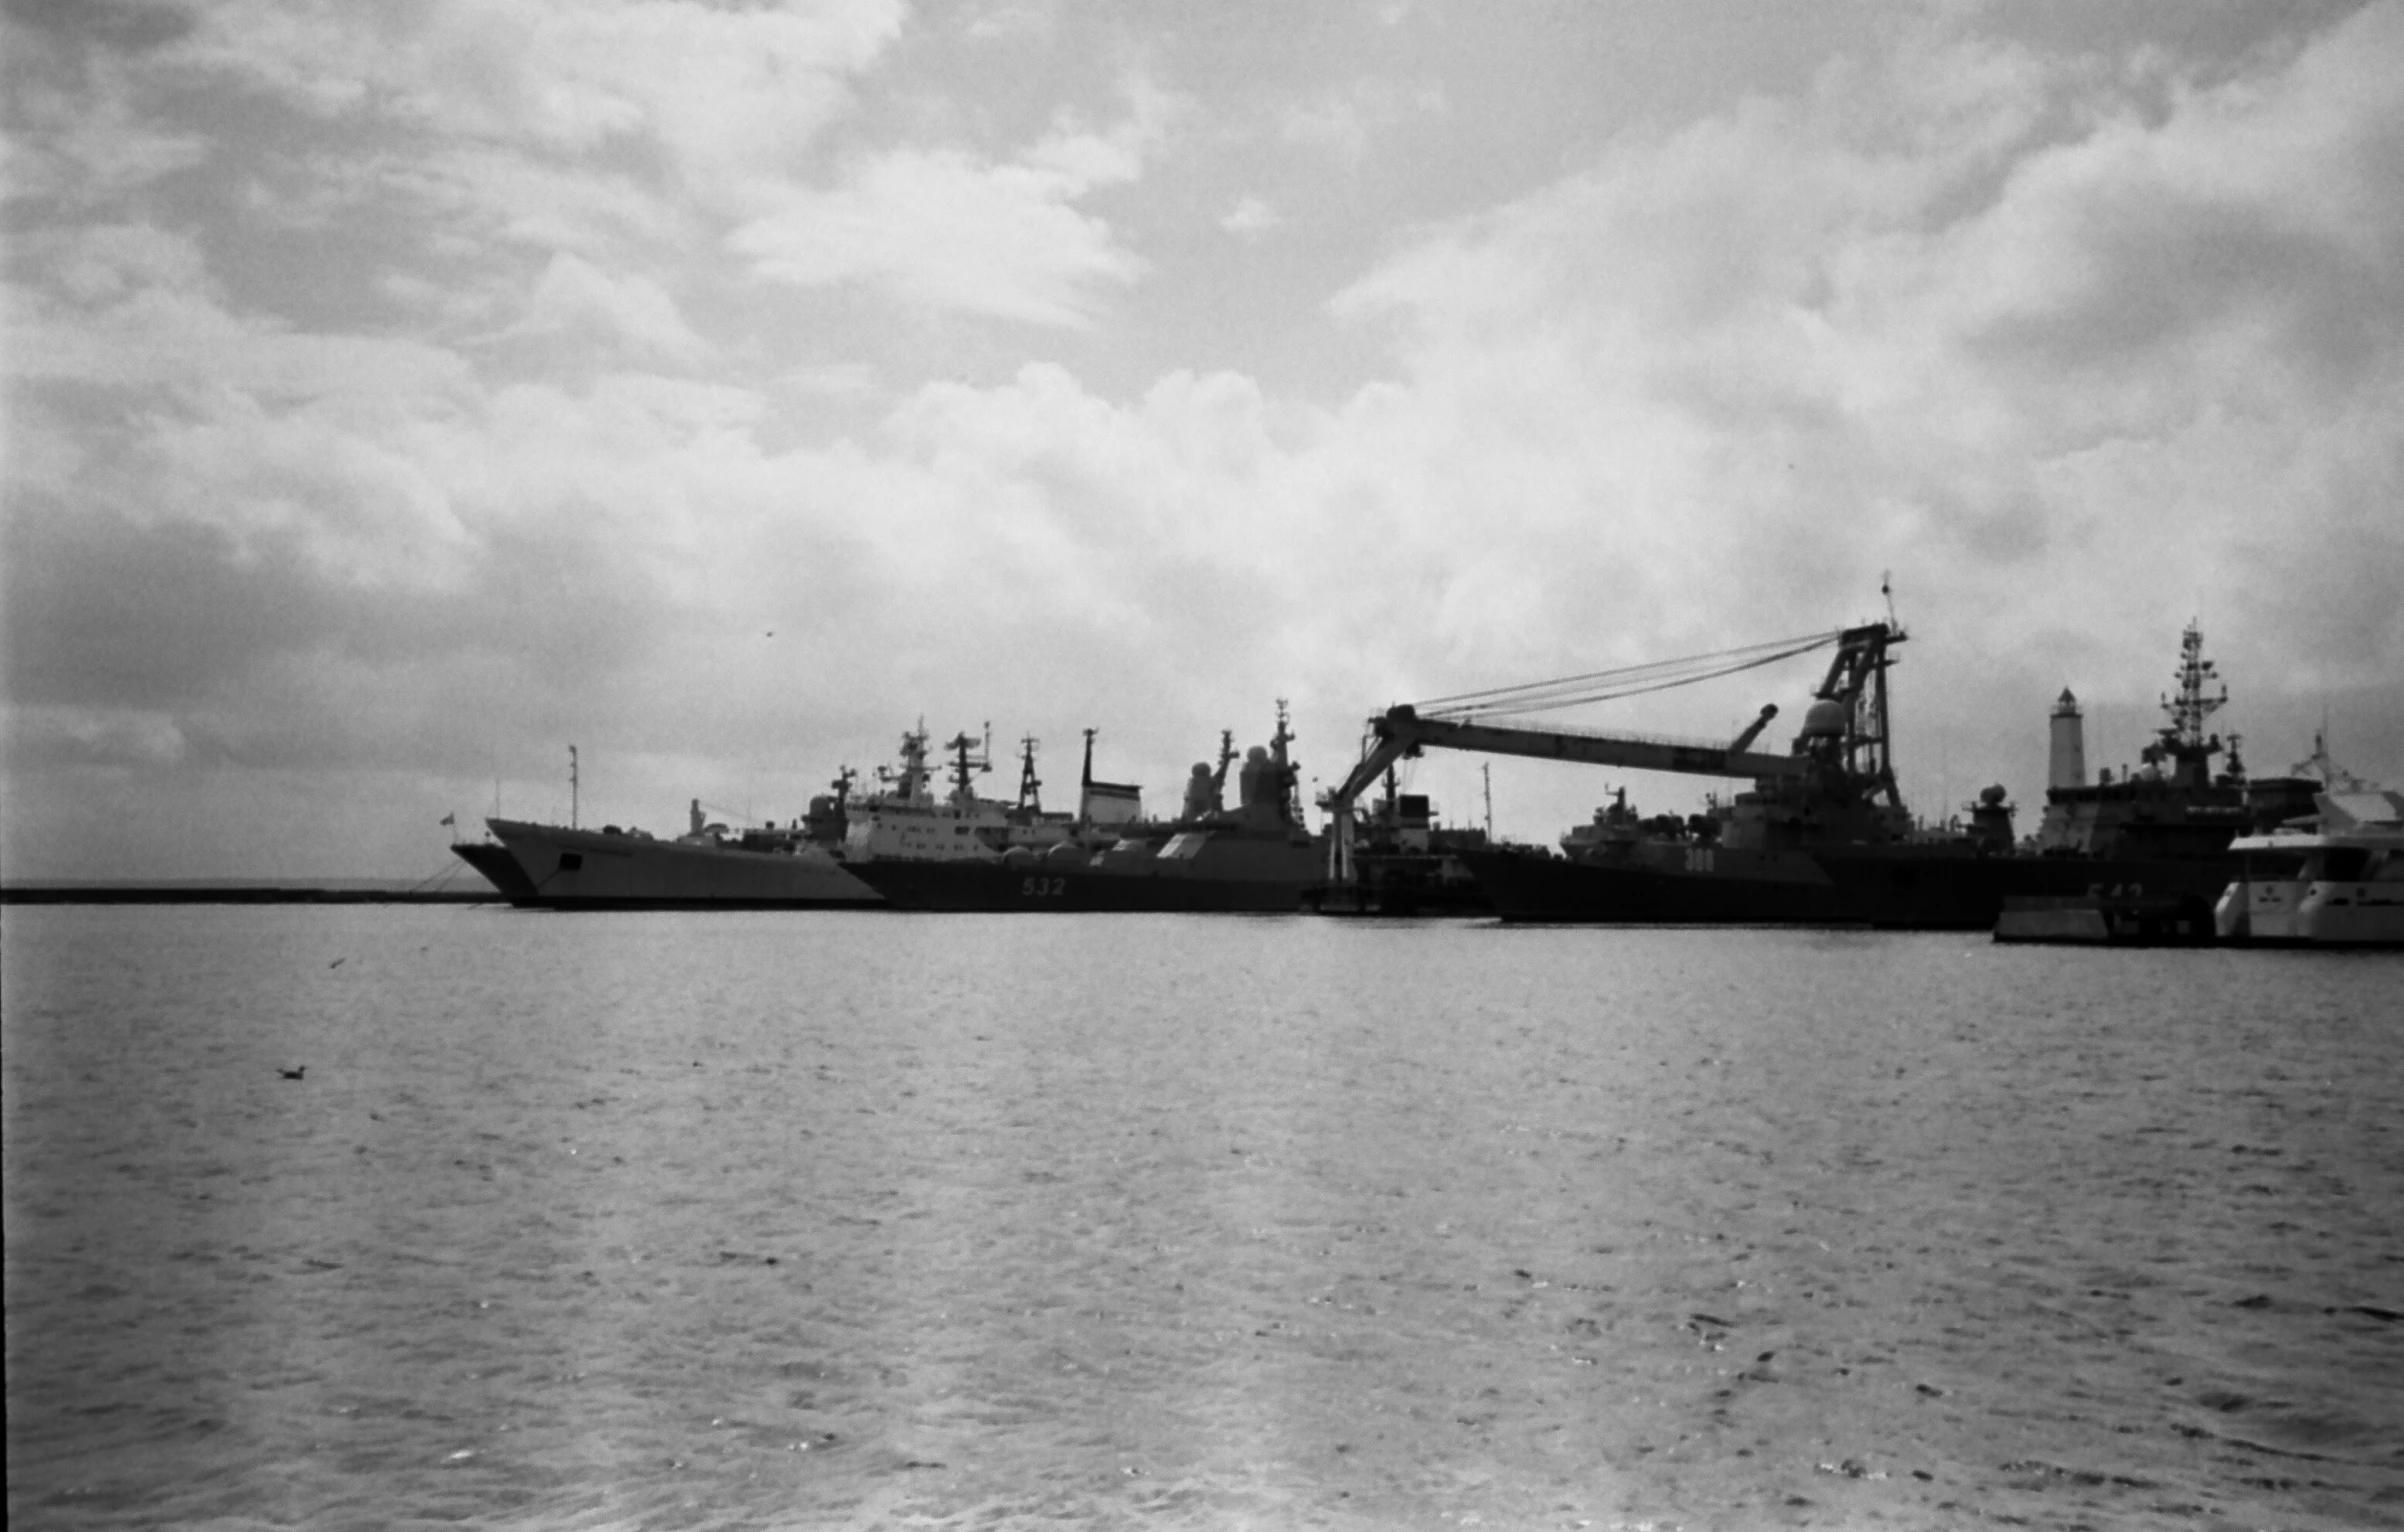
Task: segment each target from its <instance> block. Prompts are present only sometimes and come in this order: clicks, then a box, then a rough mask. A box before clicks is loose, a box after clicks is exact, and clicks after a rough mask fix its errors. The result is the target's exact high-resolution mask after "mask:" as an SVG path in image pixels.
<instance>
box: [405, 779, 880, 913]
mask: <svg viewBox="0 0 2404 1532" xmlns="http://www.w3.org/2000/svg"><path fill="white" fill-rule="evenodd" d="M568 784H569V788H568V790H569V801H570V804H571V807H570V810H569V819H568V823H567V824H565V825H547V824H537V823H534V822H532V821H529V820H521V819H502V818H499V817H494V818H490V819H487V820H485V822H484V824H485V828H487V829H488V830H490V831H491V832H492V835H493V838H494V839H495V840H497V841H498V842H500V848H499V849H500V850H501V852H502V853H503V854H504V855H505V857H506V859H507V862H508V864H509V865H508V866H507V867H506V868H504V867H503V866H501V865H500V858H496V857H494V856H492V855H491V850H490V848H483V849H480V850H479V851H478V853H477V854H476V855H473V856H471V855H470V854H469V851H468V850H467V849H465V848H463V847H462V846H454V847H452V848H451V849H452V850H453V851H456V852H458V854H459V855H460V857H461V858H462V859H464V860H466V861H468V862H469V863H470V865H472V866H474V867H476V869H477V870H478V871H480V872H483V873H484V874H485V876H486V877H488V878H490V879H491V880H492V881H493V883H494V885H495V886H496V887H498V888H500V890H501V891H502V893H504V894H505V895H507V896H508V898H509V902H510V903H511V904H513V905H515V906H517V907H519V908H520V909H543V910H682V909H789V908H812V909H815V908H847V907H870V906H874V905H877V904H880V903H882V902H883V901H882V900H880V899H879V898H878V897H877V894H876V891H875V890H874V889H872V888H870V887H868V886H867V885H866V884H864V883H862V882H861V881H860V880H859V879H857V878H855V877H853V876H852V875H851V874H850V873H849V872H848V871H846V870H845V868H844V866H843V863H842V861H841V860H840V858H839V856H838V850H839V848H840V846H841V843H842V839H843V833H844V829H845V825H846V821H847V817H848V814H847V807H848V805H847V800H848V798H849V794H850V790H851V784H852V773H851V772H850V771H848V770H846V771H844V772H843V773H842V774H841V775H840V776H838V777H837V778H836V780H835V782H834V784H833V789H834V790H833V791H832V792H831V793H822V794H819V795H818V796H816V797H814V798H812V799H811V800H810V807H809V812H808V813H807V814H806V815H805V816H803V817H802V818H799V819H796V820H793V821H791V822H790V823H788V824H785V825H783V826H779V825H778V824H777V823H776V821H774V820H769V821H768V822H767V823H766V824H764V825H761V826H758V827H756V828H746V829H742V830H733V829H729V828H728V827H727V826H726V825H725V824H723V823H720V822H717V821H713V820H711V819H709V818H708V817H707V816H706V815H704V814H703V812H702V809H701V800H700V799H698V798H696V799H694V800H693V801H692V806H691V810H690V813H691V821H690V825H689V827H688V828H687V829H686V831H685V833H684V834H682V835H678V836H675V837H673V838H668V837H661V836H656V835H653V834H651V833H650V832H648V831H646V830H640V829H632V828H622V827H620V826H618V825H614V824H613V825H604V826H602V827H601V828H600V829H598V830H588V829H585V828H583V827H582V826H581V825H579V824H578V823H577V822H576V814H575V810H574V807H573V804H574V802H575V797H576V790H577V767H576V747H575V746H573V745H571V746H569V747H568ZM504 879H506V881H504Z"/></svg>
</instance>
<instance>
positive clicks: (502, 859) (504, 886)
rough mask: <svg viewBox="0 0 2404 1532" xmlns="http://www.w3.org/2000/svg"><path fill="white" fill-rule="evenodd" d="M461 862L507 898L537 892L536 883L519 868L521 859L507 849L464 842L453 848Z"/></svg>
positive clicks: (471, 841)
mask: <svg viewBox="0 0 2404 1532" xmlns="http://www.w3.org/2000/svg"><path fill="white" fill-rule="evenodd" d="M451 850H452V852H453V853H454V854H455V855H456V856H457V857H458V858H459V860H461V861H463V862H465V863H467V864H468V865H469V866H470V867H473V868H475V869H476V871H477V872H479V873H481V874H483V876H484V881H485V882H487V883H490V884H491V885H492V886H493V887H494V888H495V889H497V890H498V891H499V892H500V895H501V897H502V898H504V899H520V898H524V897H525V896H527V895H529V894H532V893H533V892H534V880H533V879H532V878H529V877H527V876H526V873H525V870H524V869H522V868H521V867H519V866H518V859H517V858H516V857H514V856H511V855H510V854H509V848H508V847H507V846H499V845H495V844H494V843H493V842H491V841H488V840H463V841H460V842H458V843H457V844H456V845H454V846H452V847H451Z"/></svg>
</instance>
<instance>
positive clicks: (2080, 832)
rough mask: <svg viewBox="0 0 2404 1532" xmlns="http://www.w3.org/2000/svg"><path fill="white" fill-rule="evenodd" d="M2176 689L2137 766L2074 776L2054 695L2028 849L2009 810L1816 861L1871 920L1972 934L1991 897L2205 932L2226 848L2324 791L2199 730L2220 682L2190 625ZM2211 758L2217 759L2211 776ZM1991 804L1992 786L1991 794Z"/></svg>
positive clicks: (2075, 730) (2228, 873)
mask: <svg viewBox="0 0 2404 1532" xmlns="http://www.w3.org/2000/svg"><path fill="white" fill-rule="evenodd" d="M2173 675H2174V679H2175V680H2176V682H2177V689H2176V690H2175V691H2173V692H2169V693H2165V694H2164V696H2163V698H2162V711H2163V714H2164V721H2163V723H2162V725H2161V727H2160V728H2159V729H2158V730H2157V731H2156V732H2155V736H2154V738H2153V740H2152V741H2151V742H2150V743H2148V744H2147V745H2146V747H2145V749H2144V750H2143V751H2142V752H2141V754H2140V757H2139V759H2140V762H2141V764H2140V765H2138V766H2136V767H2134V768H2131V769H2129V770H2126V771H2124V772H2122V773H2121V774H2120V775H2119V776H2117V777H2115V776H2114V774H2113V773H2112V772H2111V770H2110V769H2108V768H2107V769H2105V770H2103V771H2100V772H2098V773H2097V774H2096V777H2095V780H2094V781H2092V782H2090V781H2088V780H2087V773H2086V748H2085V741H2084V737H2083V732H2082V731H2083V724H2082V722H2081V714H2080V711H2079V707H2078V699H2077V698H2076V697H2075V696H2073V695H2072V694H2071V692H2070V691H2069V690H2068V689H2067V688H2065V689H2064V690H2063V692H2062V695H2061V697H2060V699H2059V700H2058V701H2057V702H2056V704H2055V706H2054V710H2053V715H2052V720H2051V724H2052V737H2051V741H2050V743H2051V755H2050V762H2049V766H2048V772H2047V787H2046V791H2045V800H2046V802H2045V814H2044V818H2043V819H2042V821H2041V822H2040V824H2039V826H2038V829H2037V832H2036V834H2035V836H2034V837H2032V839H2031V841H2030V842H2029V843H2028V844H2025V845H2020V844H2015V843H2014V842H2013V841H2012V839H2011V835H2010V831H2009V819H2008V809H2006V811H2005V812H2006V816H2007V817H2006V819H2005V822H2004V824H2005V827H2004V829H2003V832H2002V833H2001V834H2000V836H1987V837H1978V836H1972V837H1952V838H1944V839H1938V840H1931V841H1921V842H1911V843H1900V844H1893V845H1886V846H1831V847H1826V848H1822V849H1821V850H1820V851H1818V852H1817V853H1816V856H1817V859H1818V861H1819V863H1820V865H1821V866H1822V867H1823V868H1824V869H1826V871H1827V873H1828V875H1829V877H1830V879H1831V880H1832V881H1833V882H1834V883H1835V885H1836V886H1837V888H1838V889H1839V890H1840V891H1841V892H1842V894H1843V895H1844V897H1845V899H1846V900H1847V901H1848V902H1850V904H1851V905H1852V906H1853V907H1854V908H1855V909H1856V910H1857V911H1858V913H1859V915H1860V918H1861V919H1863V920H1865V921H1867V922H1868V923H1869V924H1871V925H1875V926H1885V927H1898V928H1931V929H1957V930H1984V929H1988V928H1991V927H1993V926H1994V925H1995V923H1996V919H1997V917H1998V916H1999V915H2000V914H2001V913H2002V911H2003V907H2004V901H2006V900H2007V899H2009V900H2015V901H2023V900H2025V901H2036V900H2062V899H2077V898H2087V897H2096V898H2106V899H2114V900H2119V901H2123V902H2143V903H2145V904H2147V905H2148V906H2149V907H2161V908H2167V909H2170V910H2173V911H2179V912H2183V914H2182V915H2181V917H2180V919H2181V923H2182V924H2184V925H2187V926H2192V927H2196V928H2198V929H2201V930H2203V931H2206V932H2208V931H2210V930H2211V926H2212V907H2213V904H2214V902H2215V901H2216V900H2218V899H2219V897H2220V895H2221V893H2222V891H2223V890H2224V889H2226V888H2227V887H2228V885H2229V883H2230V881H2231V880H2232V879H2233V878H2235V877H2237V876H2239V874H2240V863H2241V860H2242V858H2241V856H2240V854H2239V853H2237V852H2233V851H2232V850H2231V849H2230V843H2231V842H2232V841H2233V840H2234V839H2236V838H2237V837H2238V836H2240V835H2244V834H2247V833H2248V832H2251V831H2257V830H2267V829H2269V828H2271V827H2273V826H2275V825H2279V824H2282V823H2285V822H2286V821H2288V820H2290V819H2293V818H2295V817H2297V816H2298V815H2302V814H2309V813H2310V812H2311V811H2312V808H2313V801H2314V795H2315V794H2316V793H2317V792H2318V791H2319V790H2320V789H2321V787H2322V786H2323V784H2322V783H2320V782H2316V781H2314V780H2312V779H2311V778H2308V777H2304V776H2301V775H2294V774H2291V775H2288V776H2284V777H2266V778H2258V779H2251V780H2249V779H2248V778H2247V776H2246V771H2245V765H2244V762H2243V761H2242V759H2241V758H2240V757H2239V753H2238V746H2239V743H2240V741H2239V738H2238V737H2237V736H2235V735H2231V736H2230V738H2229V739H2228V740H2227V741H2226V742H2224V741H2223V740H2222V739H2221V738H2220V736H2218V735H2217V734H2213V733H2211V732H2209V729H2208V724H2209V721H2210V719H2211V717H2212V715H2213V714H2214V713H2216V712H2218V711H2219V710H2220V709H2221V708H2223V707H2225V706H2226V705H2227V704H2228V700H2229V697H2228V687H2227V685H2226V684H2225V683H2223V684H2220V685H2219V689H2218V690H2217V692H2215V691H2213V690H2212V688H2213V686H2214V684H2215V683H2216V682H2218V668H2217V667H2216V666H2215V665H2214V663H2213V662H2212V661H2211V660H2208V659H2206V658H2205V657H2204V636H2203V631H2202V629H2201V628H2200V627H2198V626H2197V625H2196V624H2194V623H2192V622H2191V623H2189V624H2188V625H2187V627H2186V629H2185V630H2184V632H2183V633H2182V634H2181V635H2180V644H2179V665H2178V669H2177V670H2176V671H2175V672H2174V673H2173ZM2215 757H2225V758H2226V759H2225V762H2224V764H2222V765H2221V766H2220V767H2219V768H2218V769H2215V767H2214V764H2213V762H2214V758H2215ZM1989 791H1990V792H1992V793H1995V794H1997V796H1998V797H2000V790H1999V789H1990V790H1989Z"/></svg>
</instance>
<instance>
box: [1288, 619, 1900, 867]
mask: <svg viewBox="0 0 2404 1532" xmlns="http://www.w3.org/2000/svg"><path fill="white" fill-rule="evenodd" d="M1836 639H1837V653H1836V656H1835V657H1834V658H1833V659H1832V660H1831V661H1830V663H1829V667H1828V675H1827V677H1826V679H1824V680H1823V681H1822V682H1821V683H1820V686H1819V689H1818V691H1817V692H1816V693H1815V695H1816V696H1817V697H1818V698H1819V699H1820V701H1821V703H1823V704H1825V703H1834V704H1837V705H1838V706H1837V718H1838V720H1840V721H1839V722H1838V723H1837V724H1836V725H1835V726H1834V732H1833V735H1832V736H1830V737H1828V738H1824V739H1823V741H1822V744H1821V746H1820V747H1819V748H1821V749H1822V752H1823V753H1822V754H1819V755H1815V754H1813V753H1811V752H1809V751H1807V750H1806V748H1805V742H1804V740H1802V739H1798V740H1797V741H1796V744H1795V748H1794V750H1793V752H1792V753H1790V754H1786V755H1764V754H1761V753H1759V752H1756V751H1752V750H1748V749H1747V748H1746V747H1747V746H1749V745H1751V744H1752V743H1753V741H1754V740H1755V739H1757V738H1759V737H1760V735H1761V732H1762V730H1763V729H1764V728H1766V727H1768V724H1769V721H1770V719H1771V718H1773V717H1775V716H1776V715H1777V711H1778V710H1777V708H1775V707H1765V708H1763V709H1762V710H1761V716H1760V717H1759V718H1757V719H1755V720H1754V721H1753V722H1752V723H1751V724H1749V725H1748V726H1747V727H1746V728H1745V730H1744V732H1743V733H1741V734H1739V735H1738V736H1737V737H1736V739H1735V740H1734V741H1733V742H1732V743H1730V744H1726V745H1714V744H1709V743H1704V742H1699V741H1697V742H1687V741H1677V740H1663V739H1647V738H1645V737H1643V736H1640V735H1627V734H1603V733H1596V732H1592V731H1587V730H1577V729H1563V728H1551V729H1538V728H1529V727H1526V726H1524V725H1505V724H1491V723H1476V722H1470V721H1466V720H1463V719H1458V718H1426V717H1422V716H1420V714H1419V711H1418V709H1416V708H1414V707H1412V706H1411V705H1410V704H1408V703H1403V704H1399V705H1397V706H1395V707H1391V708H1388V709H1387V710H1386V711H1385V712H1383V713H1381V714H1379V715H1378V716H1377V717H1375V718H1372V719H1370V720H1369V731H1370V734H1371V735H1372V736H1373V738H1372V741H1371V743H1370V746H1369V748H1368V750H1367V751H1366V752H1365V753H1364V754H1363V755H1362V757H1361V761H1360V764H1359V765H1357V766H1355V767H1354V768H1353V769H1352V773H1351V775H1349V776H1347V777H1346V778H1345V779H1344V780H1343V782H1342V783H1341V784H1340V785H1339V786H1338V787H1336V789H1335V790H1334V791H1332V792H1330V793H1328V794H1327V795H1326V796H1325V797H1324V798H1322V799H1321V800H1320V802H1321V803H1322V805H1323V806H1324V807H1325V808H1326V809H1327V811H1328V815H1329V823H1328V836H1327V851H1328V864H1329V865H1328V871H1329V874H1330V876H1331V877H1333V878H1335V879H1337V880H1340V881H1341V880H1349V879H1350V878H1351V876H1352V871H1353V869H1352V805H1353V802H1354V800H1356V799H1358V798H1359V797H1360V795H1361V794H1362V793H1364V792H1366V791H1368V789H1369V788H1370V786H1371V785H1372V784H1374V783H1375V782H1376V781H1377V780H1378V778H1380V777H1382V776H1384V775H1385V772H1386V769H1387V768H1388V767H1390V766H1392V765H1393V764H1394V763H1395V762H1396V761H1399V760H1401V759H1403V758H1404V757H1406V756H1415V755H1417V754H1419V753H1420V751H1422V750H1424V749H1426V748H1427V747H1429V746H1431V745H1433V746H1438V747H1441V748H1443V749H1447V750H1477V751H1483V752H1485V753H1486V754H1489V755H1517V756H1527V757H1530V758H1533V759H1536V760H1546V761H1576V762H1579V763H1581V764H1585V765H1590V766H1622V767H1626V768H1628V769H1629V770H1632V771H1669V772H1680V773H1685V774H1687V775H1691V776H1707V777H1750V778H1752V779H1753V780H1754V781H1756V782H1760V783H1762V784H1764V786H1765V787H1766V786H1767V785H1768V784H1770V783H1772V782H1799V781H1801V780H1802V779H1804V778H1807V777H1810V776H1812V774H1813V773H1814V772H1815V771H1817V770H1821V769H1822V768H1824V767H1828V766H1831V765H1833V766H1835V767H1837V768H1839V769H1840V770H1841V772H1842V774H1845V775H1849V776H1854V777H1858V778H1859V780H1860V781H1861V783H1863V784H1866V785H1867V786H1869V787H1871V788H1874V789H1876V790H1879V791H1883V792H1884V793H1885V794H1887V795H1888V796H1889V797H1890V798H1891V797H1893V793H1894V773H1893V769H1892V767H1891V766H1890V764H1889V762H1888V759H1887V753H1886V751H1887V740H1886V666H1887V663H1888V661H1887V653H1886V652H1887V647H1888V646H1889V645H1890V644H1894V643H1899V642H1901V641H1902V639H1903V633H1902V631H1901V630H1900V629H1898V628H1895V627H1893V626H1891V625H1890V624H1886V623H1871V624H1867V625H1865V626H1861V627H1854V628H1848V629H1846V630H1844V631H1843V632H1842V633H1840V634H1838V635H1836ZM1865 692H1866V693H1867V696H1866V697H1865ZM1814 732H1815V730H1814V728H1813V726H1812V725H1810V724H1809V723H1807V724H1806V728H1805V733H1806V735H1807V736H1809V735H1811V734H1813V733H1814ZM1819 732H1823V733H1826V731H1819ZM1827 749H1833V750H1835V751H1836V752H1837V753H1836V754H1835V755H1833V756H1830V755H1827V754H1826V753H1825V752H1826V750H1827Z"/></svg>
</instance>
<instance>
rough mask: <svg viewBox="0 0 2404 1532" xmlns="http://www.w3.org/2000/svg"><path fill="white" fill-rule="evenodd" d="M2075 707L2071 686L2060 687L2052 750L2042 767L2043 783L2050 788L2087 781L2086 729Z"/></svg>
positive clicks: (2080, 784) (2084, 783) (2079, 784)
mask: <svg viewBox="0 0 2404 1532" xmlns="http://www.w3.org/2000/svg"><path fill="white" fill-rule="evenodd" d="M2083 716H2084V715H2082V714H2081V713H2080V712H2079V710H2078V699H2077V698H2076V697H2073V696H2072V695H2070V688H2069V687H2067V686H2065V687H2063V688H2062V698H2061V700H2060V701H2059V702H2056V703H2055V704H2054V705H2053V754H2052V758H2051V759H2050V760H2049V761H2048V762H2047V763H2046V767H2045V786H2046V787H2047V788H2048V789H2049V790H2050V789H2053V788H2061V787H2085V786H2086V785H2087V731H2086V725H2085V723H2084V722H2083Z"/></svg>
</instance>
